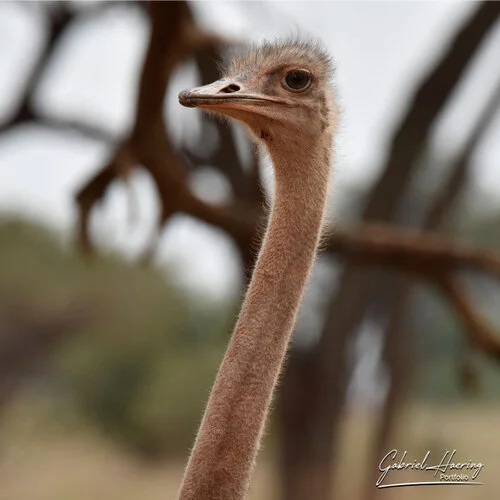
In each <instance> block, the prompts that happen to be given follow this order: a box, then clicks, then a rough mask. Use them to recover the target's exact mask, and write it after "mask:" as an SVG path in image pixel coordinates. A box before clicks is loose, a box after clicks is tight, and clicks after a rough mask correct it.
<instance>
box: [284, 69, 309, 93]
mask: <svg viewBox="0 0 500 500" xmlns="http://www.w3.org/2000/svg"><path fill="white" fill-rule="evenodd" d="M285 84H286V86H287V87H288V88H289V89H290V90H306V89H307V88H308V87H309V85H310V84H311V73H309V71H306V70H305V69H294V70H293V71H290V72H289V73H288V74H287V75H286V76H285Z"/></svg>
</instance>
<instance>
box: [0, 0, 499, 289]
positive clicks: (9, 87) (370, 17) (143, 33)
mask: <svg viewBox="0 0 500 500" xmlns="http://www.w3.org/2000/svg"><path fill="white" fill-rule="evenodd" d="M193 7H194V9H195V11H196V14H197V16H199V20H200V22H202V23H203V24H204V25H205V26H206V27H207V28H209V29H213V30H216V31H218V32H220V33H223V34H225V35H226V36H230V37H231V36H232V37H236V38H238V39H244V40H246V39H248V40H255V39H260V38H262V37H272V36H276V35H280V34H290V33H297V32H300V33H304V34H306V35H309V36H317V37H319V38H321V39H323V41H324V42H325V44H326V45H327V47H328V48H329V49H330V50H331V52H332V54H333V55H334V58H335V60H336V66H337V84H338V90H339V96H340V102H341V107H342V132H341V137H340V138H339V141H338V163H337V166H336V174H335V183H336V185H335V188H334V191H333V192H334V194H338V195H339V196H340V195H341V194H342V192H343V189H342V188H343V186H347V185H348V184H351V183H353V182H358V183H359V182H363V183H366V182H369V181H370V180H372V179H373V178H374V177H375V176H376V175H377V168H378V167H379V166H380V163H381V160H382V159H383V156H384V154H385V151H386V146H387V141H388V139H389V137H390V132H391V130H392V129H393V127H394V124H395V123H397V120H398V118H399V117H400V116H401V113H403V112H404V107H405V103H406V100H407V96H408V92H410V91H411V89H412V88H414V85H415V79H417V78H418V77H419V76H420V75H422V74H423V71H424V70H425V68H429V67H431V65H432V63H433V62H434V61H435V59H436V58H437V57H439V54H440V53H441V51H442V50H443V49H444V48H445V47H446V43H447V41H448V40H449V38H450V36H451V35H452V34H453V33H454V32H455V30H456V29H457V27H458V26H459V25H460V23H461V22H462V21H463V20H464V19H465V18H466V17H467V15H468V14H469V13H470V12H471V9H473V8H474V4H473V3H471V2H467V3H459V2H399V3H395V2H307V3H304V2H265V3H263V4H262V3H260V2H248V3H247V2H197V3H195V4H194V5H193ZM33 10H34V11H33ZM41 19H42V18H41V17H40V16H39V15H37V14H36V9H31V8H30V7H29V6H26V5H19V4H14V3H6V2H1V3H0V117H4V116H7V114H8V113H9V111H10V110H12V109H13V105H14V104H15V101H14V96H15V92H16V88H17V87H18V86H19V85H20V84H21V82H22V81H23V77H24V76H25V75H26V71H27V69H28V68H29V66H30V64H32V63H33V60H34V58H35V57H36V52H37V50H38V48H39V47H40V44H41V43H42V42H43V35H44V32H43V25H42V22H41ZM147 34H148V27H147V25H146V23H145V22H144V20H143V18H142V17H141V16H140V15H139V14H138V13H137V12H134V11H133V10H131V9H116V10H115V11H112V12H110V13H109V14H108V15H105V16H102V18H99V19H97V20H93V21H92V22H84V23H81V25H79V26H75V28H74V30H72V32H71V33H70V36H68V37H67V39H66V40H65V43H64V45H63V46H62V47H61V50H60V51H59V52H58V54H57V57H56V59H55V60H54V61H53V64H52V65H51V67H50V71H49V73H48V74H47V75H46V78H45V79H44V81H43V82H42V85H41V87H40V89H39V92H38V95H37V103H38V105H40V106H43V108H44V109H47V110H50V112H51V113H55V114H57V115H61V116H67V117H77V118H78V117H79V118H82V119H84V120H85V121H88V122H92V123H98V124H101V125H102V126H104V127H106V128H109V129H110V130H111V131H118V132H123V131H125V130H127V128H128V127H129V126H130V123H131V118H132V112H133V105H134V96H135V91H136V84H137V75H138V69H139V65H140V63H141V58H142V55H143V52H144V49H145V44H146V40H147ZM499 53H500V29H496V30H495V31H494V32H493V33H492V35H491V36H490V37H489V38H488V40H487V43H486V44H485V46H484V49H483V50H482V52H481V56H480V57H479V58H478V59H477V61H475V62H474V67H473V71H472V72H471V75H470V77H469V78H468V79H467V81H465V82H464V83H463V84H462V85H461V86H460V88H459V89H458V91H457V92H456V95H455V99H454V101H453V103H452V105H451V106H450V107H449V109H448V110H447V112H446V113H445V115H444V116H443V117H442V119H441V120H440V122H439V124H438V126H437V130H436V134H435V138H434V141H435V143H436V144H439V145H440V148H441V149H444V150H447V151H453V150H455V149H456V148H457V147H458V145H459V144H460V142H461V141H462V140H463V138H464V137H466V135H467V133H468V131H469V130H470V127H471V126H473V124H474V118H475V117H476V116H477V113H478V112H479V111H480V110H481V105H482V104H483V103H484V102H485V100H486V99H487V97H488V94H489V91H490V90H491V89H492V88H493V87H494V85H495V84H496V81H497V79H498V78H499V77H500V63H499V58H498V54H499ZM191 83H195V75H193V74H192V72H191V73H190V71H189V68H185V69H184V70H183V71H179V74H178V75H177V77H176V78H175V79H174V82H173V85H172V89H171V91H170V94H169V97H168V105H169V117H170V118H171V123H170V127H171V130H172V133H173V135H174V136H176V137H179V136H182V134H183V132H185V131H186V122H187V121H189V120H190V119H191V118H192V116H193V113H194V111H193V110H187V109H184V108H181V107H180V106H179V105H178V103H177V101H176V95H177V93H178V92H179V91H180V90H181V89H182V88H183V87H185V86H187V85H190V84H191ZM190 129H192V128H191V126H190ZM194 130H196V129H194ZM499 137H500V117H498V116H497V118H496V121H495V123H494V126H492V127H491V128H490V130H489V132H488V134H487V136H486V137H485V138H484V140H483V141H482V144H481V147H480V148H479V150H478V152H477V154H476V156H475V158H474V163H475V170H474V172H475V176H474V184H475V186H476V187H477V188H478V189H480V190H482V191H483V192H484V193H485V194H487V195H489V196H494V195H496V196H497V197H498V194H499V193H500V175H499V174H498V173H499V164H498V163H499V158H500V140H498V138H499ZM106 154H107V147H106V146H105V145H103V144H101V143H98V142H93V141H89V140H85V139H83V138H82V137H80V136H78V135H74V134H60V133H55V132H51V131H48V130H44V129H42V128H38V127H32V128H29V129H28V128H23V129H22V130H18V131H16V132H13V133H10V134H8V135H4V136H2V137H1V138H0V210H1V211H2V212H5V211H10V212H15V213H21V214H29V215H30V216H31V217H34V218H36V219H38V220H42V221H44V222H46V223H49V224H50V225H52V226H54V227H56V228H57V229H59V230H61V231H63V232H66V233H67V232H68V231H69V230H70V229H71V227H72V224H73V218H74V210H73V203H72V196H73V193H74V191H75V190H76V189H77V188H78V187H79V186H80V185H81V184H82V183H83V182H84V181H85V180H86V179H88V178H89V176H90V175H91V174H92V173H93V172H94V171H95V170H97V169H98V168H99V166H100V165H101V164H102V162H103V161H104V159H105V157H106ZM195 183H196V187H197V189H198V190H200V192H201V193H202V194H203V193H204V194H207V193H208V194H209V195H211V196H212V198H213V199H221V198H223V196H224V192H225V191H224V189H225V188H224V185H223V184H221V183H219V182H217V181H214V180H213V179H212V178H211V177H209V176H206V175H203V174H200V175H199V177H198V178H197V179H196V180H195ZM133 187H134V193H135V195H136V196H137V200H138V203H139V219H138V221H137V222H136V224H135V225H134V226H133V227H130V226H129V225H128V224H127V197H126V193H125V191H124V190H123V188H122V187H121V186H115V188H113V190H112V192H111V193H110V195H109V196H108V198H107V201H106V203H105V204H104V206H103V208H102V209H99V210H98V211H96V213H95V215H94V218H93V231H94V233H95V234H96V235H97V236H98V237H99V240H100V241H101V242H102V243H103V244H106V245H109V246H111V247H114V248H118V249H120V250H123V251H124V252H125V253H126V254H127V255H130V256H133V255H135V254H136V253H137V252H138V251H139V250H140V249H141V248H142V246H143V245H144V243H145V241H146V240H147V238H148V235H149V234H150V233H151V230H152V227H153V224H154V222H153V221H154V217H155V214H156V200H155V197H154V192H153V189H152V185H151V182H150V181H149V179H148V178H147V176H145V175H142V174H136V175H135V176H134V181H133ZM233 255H234V253H233V249H232V247H231V244H230V242H229V241H228V240H226V239H225V238H224V237H222V236H220V235H219V234H217V233H215V232H214V231H213V230H212V229H210V228H208V227H206V226H204V225H202V224H200V223H197V222H195V221H192V220H189V219H187V218H185V217H183V218H178V219H177V220H176V221H174V222H173V223H172V224H171V226H170V228H169V230H168V231H167V232H166V234H165V235H164V236H163V238H162V242H161V245H160V248H159V260H160V261H162V262H168V263H174V264H175V268H176V269H177V271H178V273H179V276H180V277H181V278H182V279H183V280H184V282H185V283H187V284H189V285H191V286H193V287H197V288H198V289H199V290H200V291H201V292H207V291H210V293H211V294H214V293H216V294H217V295H219V296H223V297H224V296H228V295H229V294H231V293H234V289H235V288H234V287H235V285H236V284H237V273H236V264H235V263H234V261H233V259H232V257H233ZM200 277H201V279H200Z"/></svg>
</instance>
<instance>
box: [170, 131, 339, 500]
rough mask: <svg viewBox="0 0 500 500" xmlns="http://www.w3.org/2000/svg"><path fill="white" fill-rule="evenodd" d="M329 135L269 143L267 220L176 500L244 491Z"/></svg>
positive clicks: (278, 362)
mask: <svg viewBox="0 0 500 500" xmlns="http://www.w3.org/2000/svg"><path fill="white" fill-rule="evenodd" d="M324 139H325V140H324V141H321V142H320V143H318V144H317V145H316V146H315V147H314V148H313V149H312V150H311V149H310V148H309V150H307V151H301V152H299V151H294V152H291V151H290V150H288V151H286V150H282V151H281V153H284V154H280V151H279V150H278V151H276V150H273V149H272V148H271V149H270V154H271V158H272V160H273V164H274V172H275V180H276V182H275V196H274V201H273V206H272V211H271V216H270V220H269V224H268V227H267V231H266V234H265V237H264V242H263V244H262V249H261V252H260V255H259V258H258V260H257V265H256V267H255V271H254V273H253V276H252V281H251V283H250V286H249V288H248V291H247V294H246V297H245V300H244V303H243V306H242V309H241V312H240V315H239V318H238V321H237V323H236V326H235V329H234V332H233V335H232V338H231V341H230V344H229V347H228V349H227V351H226V354H225V357H224V360H223V362H222V364H221V366H220V369H219V372H218V374H217V377H216V380H215V384H214V386H213V389H212V393H211V395H210V399H209V402H208V405H207V408H206V411H205V415H204V417H203V421H202V423H201V426H200V430H199V432H198V436H197V439H196V442H195V445H194V448H193V450H192V453H191V457H190V459H189V462H188V465H187V467H186V471H185V475H184V479H183V483H182V485H181V489H180V492H179V496H178V499H179V500H241V499H243V498H244V497H245V494H246V491H247V488H248V484H249V479H250V475H251V472H252V470H253V467H254V462H255V458H256V455H257V451H258V448H259V443H260V439H261V436H262V431H263V428H264V424H265V421H266V417H267V413H268V409H269V405H270V403H271V398H272V395H273V391H274V388H275V385H276V381H277V378H278V376H279V373H280V370H281V367H282V364H283V359H284V356H285V353H286V349H287V346H288V343H289V340H290V336H291V333H292V329H293V326H294V324H295V318H296V315H297V311H298V308H299V305H300V301H301V298H302V295H303V292H304V289H305V286H306V283H307V279H308V276H309V273H310V270H311V267H312V264H313V262H314V258H315V253H316V248H317V245H318V240H319V237H320V232H321V226H322V222H323V217H324V213H325V207H326V199H327V190H328V178H329V172H330V155H331V153H330V142H329V141H327V140H326V139H329V138H326V137H324ZM285 158H286V159H285ZM290 158H291V159H290Z"/></svg>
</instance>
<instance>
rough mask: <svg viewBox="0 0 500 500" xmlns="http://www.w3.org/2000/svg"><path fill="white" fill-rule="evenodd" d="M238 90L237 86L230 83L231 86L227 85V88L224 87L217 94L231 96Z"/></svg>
mask: <svg viewBox="0 0 500 500" xmlns="http://www.w3.org/2000/svg"><path fill="white" fill-rule="evenodd" d="M238 90H240V87H239V85H236V84H234V83H231V85H228V86H227V87H224V88H223V89H221V90H219V93H223V94H232V93H233V92H238Z"/></svg>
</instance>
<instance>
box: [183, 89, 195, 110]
mask: <svg viewBox="0 0 500 500" xmlns="http://www.w3.org/2000/svg"><path fill="white" fill-rule="evenodd" d="M179 103H180V104H182V105H183V106H185V107H186V108H195V107H196V104H194V102H193V100H192V99H191V91H190V90H183V91H182V92H181V93H180V94H179Z"/></svg>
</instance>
